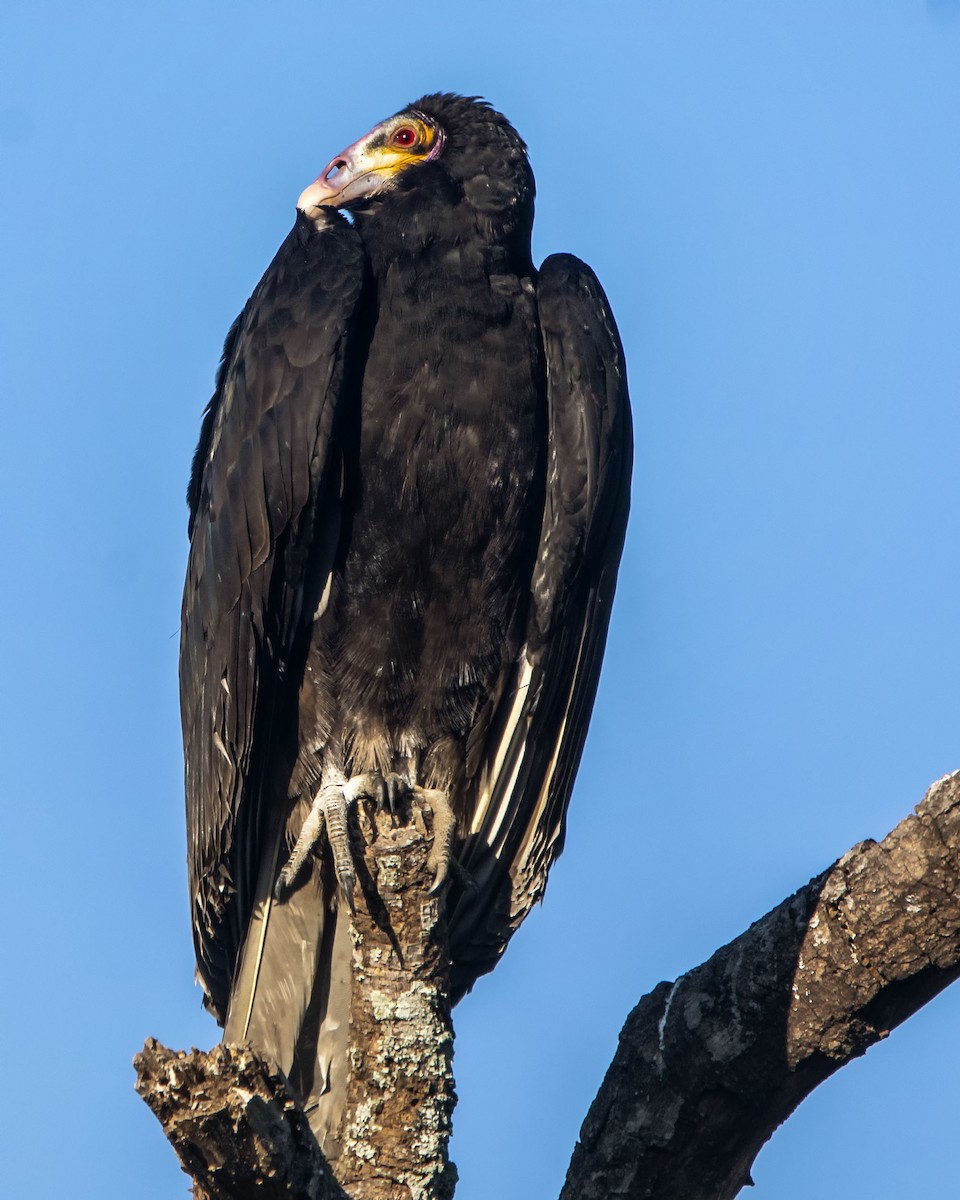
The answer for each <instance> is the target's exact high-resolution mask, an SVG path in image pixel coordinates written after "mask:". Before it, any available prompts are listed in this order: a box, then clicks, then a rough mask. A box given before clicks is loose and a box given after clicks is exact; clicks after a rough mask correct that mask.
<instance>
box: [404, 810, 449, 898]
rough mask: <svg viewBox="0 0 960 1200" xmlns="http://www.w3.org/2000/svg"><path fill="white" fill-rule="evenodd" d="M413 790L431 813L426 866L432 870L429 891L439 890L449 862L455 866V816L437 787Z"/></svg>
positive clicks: (446, 873) (447, 870)
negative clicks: (430, 839)
mask: <svg viewBox="0 0 960 1200" xmlns="http://www.w3.org/2000/svg"><path fill="white" fill-rule="evenodd" d="M413 791H414V793H415V794H416V795H417V796H419V797H420V799H421V800H422V801H423V804H424V805H425V806H426V807H427V808H429V809H430V811H431V812H432V813H433V845H432V846H431V847H430V856H429V858H428V859H427V867H428V868H429V869H430V870H431V871H432V872H433V885H432V887H431V888H430V891H431V892H439V891H440V889H441V888H442V887H443V885H444V883H445V881H446V878H447V875H448V874H449V872H450V867H451V864H452V865H454V866H456V862H455V859H454V857H453V842H454V838H455V837H456V833H457V818H456V817H455V816H454V813H453V809H452V808H451V807H450V799H449V797H448V796H447V793H446V792H443V791H441V790H440V789H439V788H414V789H413Z"/></svg>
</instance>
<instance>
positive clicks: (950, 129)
mask: <svg viewBox="0 0 960 1200" xmlns="http://www.w3.org/2000/svg"><path fill="white" fill-rule="evenodd" d="M441 89H451V90H457V91H462V92H466V93H479V94H483V95H485V96H487V97H488V98H489V99H490V100H492V101H493V102H494V103H495V104H496V105H497V106H498V107H500V108H501V109H503V111H505V112H506V113H507V114H508V115H509V116H510V118H511V119H512V120H513V122H514V123H515V124H516V125H517V127H518V128H519V129H520V131H521V133H522V134H523V135H524V137H525V138H526V139H527V141H528V143H529V146H530V151H531V156H532V160H533V164H534V169H535V171H536V173H537V179H538V187H539V199H538V220H537V229H536V235H535V251H536V254H537V256H538V258H542V257H544V256H545V255H546V254H548V253H550V252H552V251H555V250H569V251H573V252H575V253H577V254H579V255H580V256H581V257H583V258H585V259H586V260H587V261H589V262H590V263H591V264H592V265H593V267H594V268H595V269H596V271H597V272H598V274H599V275H600V277H601V279H602V280H603V282H604V285H605V287H606V288H607V291H608V293H609V295H610V297H611V300H612V302H613V304H614V307H615V311H616V313H617V317H618V320H619V323H620V328H621V330H622V333H623V339H624V343H625V347H626V351H627V356H628V362H629V367H630V381H631V390H632V394H633V401H634V408H635V421H636V432H637V455H636V470H635V477H634V492H633V495H634V511H633V516H632V520H631V526H630V531H629V535H628V540H627V547H626V553H625V560H624V567H623V571H622V575H621V585H620V591H619V595H618V599H617V606H616V611H615V614H614V620H613V625H612V629H611V635H610V644H609V649H608V658H607V663H606V666H605V669H604V676H603V680H602V684H601V692H600V699H599V702H598V705H597V709H596V712H595V715H594V722H593V727H592V732H591V735H590V739H589V742H588V746H587V751H586V754H585V758H584V762H583V766H582V768H581V773H580V778H579V782H578V785H577V788H576V791H575V793H574V798H573V804H572V808H571V816H570V829H569V837H568V843H567V847H568V848H567V850H566V852H565V854H564V857H563V858H562V859H561V860H560V862H559V863H558V865H557V866H556V868H555V870H554V873H553V876H552V879H551V884H550V887H549V889H548V891H547V896H546V901H545V904H544V905H543V907H542V908H541V909H539V910H538V911H537V912H535V913H534V914H533V915H532V916H531V918H530V919H529V920H528V922H527V924H526V925H525V926H524V928H523V930H522V931H521V933H520V934H519V935H518V936H517V937H516V939H515V940H514V942H513V944H512V945H511V948H510V950H509V952H508V954H507V956H506V958H505V959H504V961H503V962H502V964H501V965H500V966H499V967H498V969H497V971H496V972H495V974H494V975H492V976H490V977H489V978H487V979H485V980H482V981H481V982H480V983H479V984H478V986H477V987H476V989H475V991H474V993H473V994H472V995H471V996H470V997H468V998H467V1000H466V1001H464V1003H463V1004H462V1005H461V1007H460V1008H459V1010H458V1012H457V1035H458V1036H457V1059H456V1070H457V1082H458V1091H459V1094H460V1105H459V1108H458V1112H457V1119H456V1135H455V1142H454V1147H453V1153H454V1157H455V1158H456V1161H457V1162H458V1165H459V1167H460V1171H461V1178H462V1183H461V1186H460V1189H459V1191H458V1197H460V1200H479V1198H480V1197H486V1196H490V1195H497V1196H500V1197H504V1198H505V1200H521V1198H524V1200H526V1198H530V1197H544V1198H546V1200H549V1197H552V1196H555V1195H556V1194H557V1192H558V1190H559V1187H560V1183H561V1181H562V1178H563V1174H564V1172H565V1169H566V1164H567V1161H568V1159H569V1155H570V1151H571V1149H572V1146H573V1143H574V1140H575V1138H576V1136H577V1131H578V1129H579V1125H580V1122H581V1120H582V1118H583V1116H584V1114H585V1112H586V1108H587V1105H588V1103H589V1101H590V1099H591V1098H592V1096H593V1095H594V1093H595V1091H596V1088H597V1086H598V1085H599V1082H600V1080H601V1078H602V1075H603V1072H604V1069H605V1067H606V1065H607V1063H608V1062H609V1059H610V1057H611V1055H612V1053H613V1050H614V1048H615V1045H616V1038H617V1033H618V1031H619V1029H620V1026H621V1024H622V1022H623V1020H624V1018H625V1017H626V1015H627V1012H628V1011H629V1009H630V1008H631V1006H632V1005H633V1004H634V1003H635V1002H636V1000H637V999H638V997H639V996H640V995H641V994H642V993H644V992H646V991H648V990H649V989H651V988H652V987H653V986H654V985H655V984H656V983H657V982H658V981H659V980H661V979H672V978H674V977H675V976H676V975H677V974H679V973H681V972H682V971H684V970H685V969H687V968H689V967H692V966H694V965H696V964H697V963H699V962H700V961H702V960H703V959H704V958H706V957H707V956H709V955H710V954H711V953H712V951H713V950H714V949H715V948H716V947H717V946H718V945H720V944H721V943H723V942H724V941H726V940H728V939H730V938H731V937H734V936H736V934H738V933H739V932H740V931H741V930H742V929H743V928H745V927H746V925H747V924H749V923H750V922H751V921H752V920H754V919H755V918H756V917H759V916H760V915H762V914H763V913H764V912H765V911H767V910H768V909H769V908H770V907H772V906H773V905H774V904H776V903H777V902H779V901H780V900H781V899H782V898H783V897H784V896H786V895H787V894H788V893H789V892H791V891H792V890H794V889H795V888H796V887H798V886H800V885H802V884H803V883H804V882H805V881H806V880H807V879H808V878H809V877H810V876H811V875H813V874H815V873H816V872H817V871H819V870H820V869H822V868H823V867H825V866H827V865H828V864H829V863H830V862H831V861H832V860H833V859H834V858H835V857H836V856H838V855H839V854H841V853H842V852H844V851H845V850H846V849H847V848H848V847H849V846H851V845H852V844H853V843H855V842H856V841H858V840H860V839H862V838H865V837H882V836H883V835H884V834H885V833H886V832H887V831H888V830H889V829H890V828H891V827H892V826H893V825H894V824H895V823H896V822H897V821H898V820H899V819H900V818H901V817H903V816H904V815H905V814H906V812H907V811H908V810H909V808H910V806H911V805H912V804H914V803H915V802H916V801H918V800H919V799H920V797H921V796H922V794H923V792H924V790H925V788H926V787H927V785H928V784H929V783H930V782H931V781H933V780H934V779H935V778H937V777H938V776H939V775H941V774H943V773H945V772H947V771H948V770H952V769H955V768H957V767H958V766H960V756H958V752H957V740H956V739H957V729H958V715H960V714H958V706H960V702H958V691H957V686H956V680H957V678H958V669H960V650H958V638H957V620H956V595H957V590H958V583H960V570H958V561H960V559H958V554H957V528H958V521H957V518H958V507H960V505H958V501H960V472H958V469H957V460H958V446H960V413H958V403H957V402H958V397H960V337H958V333H960V217H958V214H960V4H958V3H957V2H955V0H936V2H934V0H929V2H928V3H926V4H924V3H923V2H922V0H911V2H910V3H907V2H906V0H903V2H901V3H882V4H878V3H876V0H870V2H866V0H860V2H858V0H848V2H847V3H845V4H842V5H839V4H836V3H830V2H827V0H810V2H809V3H805V4H803V5H787V4H774V3H770V2H769V0H765V2H760V0H754V2H749V0H739V2H738V3H736V4H730V3H721V2H720V0H711V2H709V3H708V2H706V0H684V2H683V3H667V2H666V0H659V2H652V0H648V2H640V3H634V4H629V5H628V4H626V3H622V4H621V3H612V2H610V0H594V2H593V3H590V4H587V5H584V4H573V3H566V2H562V3H556V2H555V3H552V4H549V5H548V4H539V3H520V2H517V0H514V2H513V3H502V2H501V0H487V2H486V3H484V4H482V5H480V4H469V3H468V4H464V5H462V6H452V5H450V6H448V5H440V4H427V3H419V2H417V0H408V2H407V3H406V4H405V5H403V6H399V5H387V4H382V3H374V2H370V3H367V4H364V5H342V6H337V7H334V6H331V5H326V4H313V5H304V4H302V3H301V4H291V3H288V2H286V0H276V2H274V3H271V4H270V5H265V4H254V3H251V2H249V0H246V2H245V0H231V3H229V4H228V3H225V2H223V0H204V3H201V4H189V5H188V4H186V3H168V4H154V5H149V6H132V5H121V4H119V3H113V4H108V3H97V2H96V0H93V2H91V3H87V4H85V5H83V6H80V5H72V4H66V3H62V2H61V3H54V2H50V3H47V2H45V0H35V2H34V3H31V4H29V5H27V4H11V5H8V6H7V8H6V10H5V12H4V15H3V17H2V18H0V158H2V163H3V167H2V178H0V188H2V209H3V214H4V217H3V221H2V222H0V263H2V270H0V389H2V397H3V402H2V407H0V429H2V435H0V437H2V440H0V445H2V449H3V461H4V467H3V471H2V475H0V489H2V495H0V503H2V511H3V513H4V518H5V519H4V520H3V522H2V532H0V537H2V539H3V555H2V558H0V571H2V573H3V587H2V590H0V595H2V597H3V600H2V603H3V605H4V609H5V611H4V613H3V619H2V621H0V639H2V659H0V661H2V663H3V678H4V680H5V686H4V687H3V689H2V696H0V729H2V736H3V741H4V753H3V755H2V760H0V795H2V797H3V804H4V813H5V821H4V824H5V844H6V846H7V854H6V865H5V878H6V883H7V890H6V905H5V908H6V920H5V922H4V938H3V943H4V944H3V957H4V961H5V963H6V964H7V968H6V970H5V971H4V978H5V981H6V986H5V987H4V988H3V990H2V994H0V1021H2V1024H0V1027H2V1028H3V1029H4V1031H5V1036H4V1039H3V1044H4V1064H5V1071H6V1075H7V1086H6V1087H5V1088H4V1089H2V1098H0V1128H2V1130H3V1135H2V1141H3V1142H4V1143H5V1144H6V1152H5V1155H4V1182H5V1187H6V1188H7V1189H8V1191H9V1194H10V1195H27V1194H29V1195H31V1196H41V1197H45V1196H49V1197H60V1196H63V1195H70V1196H72V1197H77V1198H84V1197H87V1196H89V1197H98V1198H102V1197H118V1198H119V1197H123V1198H125V1197H133V1196H136V1197H142V1198H143V1200H154V1198H156V1200H160V1198H161V1197H169V1196H177V1195H185V1194H186V1179H185V1177H183V1176H182V1175H181V1174H180V1172H179V1169H178V1167H177V1165H176V1163H175V1160H174V1157H173V1155H172V1152H171V1151H170V1150H169V1149H168V1147H167V1145H166V1143H165V1141H164V1139H163V1137H162V1135H161V1133H160V1130H159V1126H157V1125H156V1123H155V1122H154V1119H153V1117H152V1116H151V1115H150V1114H149V1113H148V1111H147V1109H146V1108H145V1106H143V1104H142V1103H141V1102H140V1101H139V1100H138V1099H137V1097H136V1096H135V1095H134V1092H133V1088H132V1084H133V1072H132V1069H131V1067H130V1059H131V1057H132V1055H133V1053H134V1052H135V1051H136V1050H137V1049H138V1048H139V1046H140V1045H141V1044H142V1041H143V1039H144V1037H146V1036H147V1035H148V1034H149V1035H155V1036H158V1037H159V1038H161V1039H162V1040H163V1041H165V1042H167V1043H168V1044H171V1045H174V1046H188V1045H191V1044H196V1045H202V1046H206V1045H209V1044H211V1043H212V1042H213V1041H214V1040H215V1037H216V1030H215V1027H214V1025H213V1023H212V1021H211V1020H210V1019H209V1018H207V1017H206V1016H205V1015H204V1014H203V1013H202V1012H201V1009H200V1000H199V994H198V992H197V991H196V989H195V988H194V987H193V984H192V981H191V980H192V956H191V946H190V936H189V928H188V912H187V904H186V883H185V866H184V832H183V827H182V826H183V818H182V781H181V762H180V746H179V718H178V712H177V690H176V657H177V629H178V621H179V603H180V588H181V584H182V577H183V568H184V562H185V554H186V540H185V509H184V502H183V493H184V488H185V484H186V477H187V472H188V467H189V461H190V455H191V453H192V450H193V446H194V444H195V441H196V437H197V433H198V429H199V418H200V413H201V410H202V408H203V405H204V404H205V403H206V400H207V399H208V397H209V394H210V390H211V386H212V380H213V374H214V370H215V367H216V363H217V359H218V355H219V351H220V346H221V343H222V339H223V336H224V333H225V331H226V329H227V327H228V325H229V324H230V322H231V320H232V319H233V317H234V316H235V315H236V313H237V312H238V311H239V309H240V307H241V306H242V304H243V302H244V301H245V299H246V297H247V295H248V294H249V292H250V291H251V289H252V288H253V286H254V284H255V283H256V281H257V279H258V278H259V276H260V274H261V272H262V271H263V269H264V267H265V266H266V264H267V263H268V261H269V259H270V257H271V256H272V254H273V252H274V250H275V249H276V247H277V245H278V244H279V242H280V241H281V239H282V238H283V236H284V234H285V232H286V230H287V228H288V227H289V224H290V222H291V219H292V215H293V208H294V204H295V200H296V197H297V196H298V194H299V192H300V191H301V189H302V188H303V186H304V185H305V184H306V183H307V182H309V181H310V180H311V179H313V178H314V176H315V175H316V174H317V171H318V170H319V169H320V168H321V167H322V166H323V165H324V164H325V163H326V162H328V161H329V159H330V157H331V156H332V155H333V154H334V153H336V152H337V151H338V150H340V149H342V148H343V147H344V146H345V145H347V144H348V143H349V142H351V141H353V140H354V139H355V138H356V137H357V136H359V135H360V134H361V133H363V132H364V131H366V130H367V129H368V128H369V127H370V126H371V125H372V124H373V123H374V122H375V121H376V120H378V119H380V118H382V117H383V116H385V115H388V114H389V113H392V112H394V111H395V110H396V109H397V108H398V107H400V106H401V105H402V104H403V103H405V102H406V101H408V100H411V99H413V98H415V97H416V96H418V95H420V94H422V93H423V92H426V91H434V90H441ZM958 1021H960V992H958V991H957V990H956V989H954V991H953V992H948V993H946V994H944V995H943V996H941V997H940V998H939V999H938V1000H937V1001H936V1002H934V1003H933V1004H931V1005H930V1006H929V1007H928V1008H927V1009H926V1010H925V1011H924V1012H922V1013H921V1014H920V1015H919V1016H917V1017H916V1018H914V1019H913V1020H912V1021H911V1022H909V1023H908V1025H906V1026H905V1027H904V1028H902V1029H901V1030H899V1031H897V1032H896V1033H895V1034H893V1036H891V1037H890V1038H889V1039H888V1040H887V1041H886V1042H885V1043H883V1044H882V1045H880V1046H878V1047H876V1048H875V1049H874V1050H872V1051H871V1052H870V1053H869V1054H868V1055H867V1056H866V1058H865V1059H863V1060H861V1061H859V1062H857V1063H855V1064H853V1065H851V1066H850V1067H847V1068H846V1069H845V1070H844V1071H842V1072H841V1073H840V1075H839V1076H837V1077H836V1078H835V1079H834V1080H832V1081H830V1082H829V1083H828V1084H826V1085H825V1086H824V1087H823V1088H821V1089H820V1090H819V1091H818V1092H817V1093H816V1094H815V1095H814V1096H813V1097H812V1098H811V1099H810V1100H808V1101H807V1102H806V1103H805V1104H804V1106H803V1107H802V1108H801V1110H800V1111H799V1112H798V1114H797V1115H796V1116H795V1117H794V1118H793V1119H792V1120H791V1121H790V1122H789V1123H788V1125H787V1126H785V1127H784V1129H782V1130H781V1131H780V1132H779V1133H778V1134H777V1135H776V1136H775V1137H774V1139H773V1140H772V1142H771V1143H770V1144H769V1146H768V1147H767V1148H766V1149H765V1150H764V1151H763V1152H762V1154H761V1155H760V1158H759V1160H758V1162H757V1164H756V1168H755V1171H754V1178H755V1180H756V1183H757V1187H756V1189H755V1190H754V1191H753V1193H752V1195H753V1197H754V1200H764V1198H770V1200H774V1198H776V1200H795V1198H796V1200H800V1198H801V1197H803V1198H804V1200H805V1198H807V1197H809V1196H811V1195H816V1196H818V1197H820V1198H821V1200H831V1198H832V1197H841V1196H842V1197H845V1198H846V1197H850V1196H855V1197H858V1196H870V1197H872V1198H873V1200H888V1198H889V1200H892V1198H894V1197H897V1198H898V1200H899V1198H901V1197H903V1196H920V1195H943V1194H949V1193H951V1192H952V1191H953V1190H955V1187H956V1180H955V1170H954V1159H955V1155H954V1154H953V1153H952V1151H951V1152H948V1149H947V1147H948V1146H952V1144H953V1139H955V1136H956V1130H955V1114H956V1108H957V1099H958V1091H957V1089H958V1084H957V1079H958V1078H960V1046H958V1040H957V1037H956V1028H957V1023H958Z"/></svg>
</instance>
